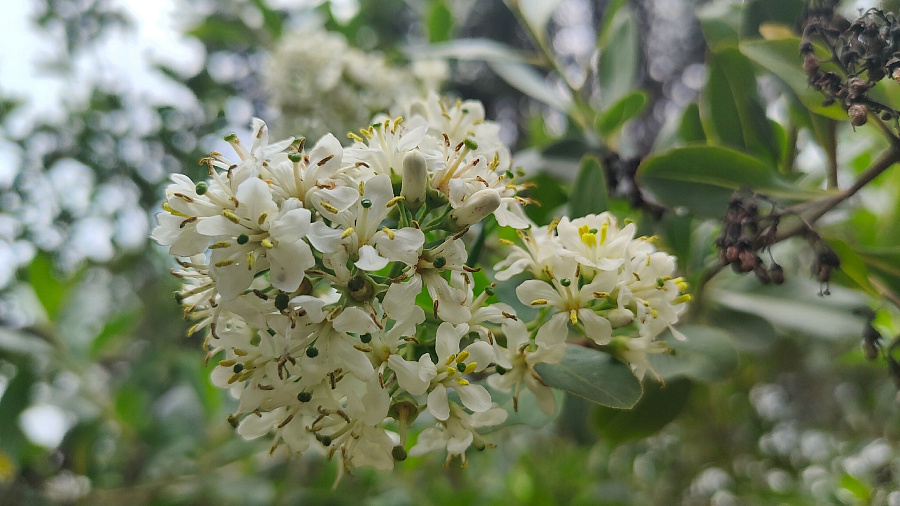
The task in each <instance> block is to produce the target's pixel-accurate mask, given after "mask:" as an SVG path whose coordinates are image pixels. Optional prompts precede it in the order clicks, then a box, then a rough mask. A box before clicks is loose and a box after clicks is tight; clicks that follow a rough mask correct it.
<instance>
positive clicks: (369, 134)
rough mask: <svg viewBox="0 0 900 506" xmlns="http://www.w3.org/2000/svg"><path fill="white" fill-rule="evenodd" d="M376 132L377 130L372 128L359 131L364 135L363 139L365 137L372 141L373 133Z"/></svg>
mask: <svg viewBox="0 0 900 506" xmlns="http://www.w3.org/2000/svg"><path fill="white" fill-rule="evenodd" d="M374 131H375V129H374V128H372V127H369V128H360V129H359V133H361V134H363V137H365V138H366V139H371V138H372V132H374Z"/></svg>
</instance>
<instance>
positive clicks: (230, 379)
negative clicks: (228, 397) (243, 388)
mask: <svg viewBox="0 0 900 506" xmlns="http://www.w3.org/2000/svg"><path fill="white" fill-rule="evenodd" d="M240 377H241V374H240V373H234V374H232V375H231V377H230V378H228V384H229V385H230V384H232V383H234V382H235V381H237V380H238V378H240Z"/></svg>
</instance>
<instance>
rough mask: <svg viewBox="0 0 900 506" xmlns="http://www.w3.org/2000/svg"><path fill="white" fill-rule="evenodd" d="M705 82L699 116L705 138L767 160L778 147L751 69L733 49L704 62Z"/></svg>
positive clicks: (773, 154) (774, 157) (773, 157)
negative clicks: (705, 70) (705, 69)
mask: <svg viewBox="0 0 900 506" xmlns="http://www.w3.org/2000/svg"><path fill="white" fill-rule="evenodd" d="M707 64H708V66H709V80H708V81H707V85H706V88H705V89H704V91H703V93H702V95H701V101H700V113H701V118H702V119H703V124H704V130H705V131H706V132H707V135H708V136H709V137H711V138H713V139H715V140H716V141H717V142H718V143H719V144H722V145H724V146H730V147H734V148H738V149H741V150H743V151H746V152H747V153H751V154H755V155H756V156H758V157H760V158H762V159H764V160H768V161H775V160H777V158H778V152H779V150H778V146H777V145H776V141H775V136H774V134H773V132H772V126H771V124H770V123H769V119H768V118H767V117H766V110H765V108H764V107H763V106H762V102H761V100H760V98H759V94H758V93H757V86H756V79H755V78H753V65H752V64H751V63H750V60H749V59H747V57H746V56H744V55H742V54H741V53H740V51H738V50H737V49H736V48H726V49H723V50H721V51H720V52H719V53H715V54H710V55H709V57H708V58H707Z"/></svg>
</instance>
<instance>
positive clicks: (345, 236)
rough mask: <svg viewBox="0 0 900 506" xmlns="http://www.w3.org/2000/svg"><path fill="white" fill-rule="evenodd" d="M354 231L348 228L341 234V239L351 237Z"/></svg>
mask: <svg viewBox="0 0 900 506" xmlns="http://www.w3.org/2000/svg"><path fill="white" fill-rule="evenodd" d="M355 231H356V230H354V229H353V227H350V228H348V229H347V230H344V233H343V234H341V239H346V238H348V237H350V236H351V235H353V232H355Z"/></svg>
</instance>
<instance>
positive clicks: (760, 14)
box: [741, 0, 807, 38]
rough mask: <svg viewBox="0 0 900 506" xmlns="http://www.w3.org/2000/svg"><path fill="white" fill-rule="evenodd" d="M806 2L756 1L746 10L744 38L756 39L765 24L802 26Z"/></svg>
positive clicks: (743, 29) (742, 28)
mask: <svg viewBox="0 0 900 506" xmlns="http://www.w3.org/2000/svg"><path fill="white" fill-rule="evenodd" d="M806 5H807V3H806V2H805V1H804V0H755V1H753V2H750V3H749V4H748V5H747V7H746V9H745V10H744V19H743V26H742V27H741V33H742V35H743V37H742V38H746V37H755V36H756V35H757V34H759V27H760V25H762V24H764V23H778V24H780V25H784V26H800V21H801V18H802V17H803V11H804V9H805V8H806Z"/></svg>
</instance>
